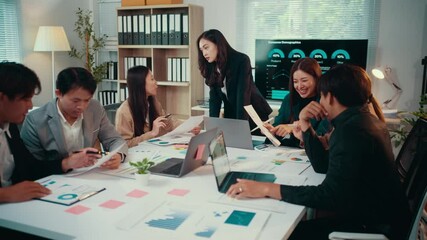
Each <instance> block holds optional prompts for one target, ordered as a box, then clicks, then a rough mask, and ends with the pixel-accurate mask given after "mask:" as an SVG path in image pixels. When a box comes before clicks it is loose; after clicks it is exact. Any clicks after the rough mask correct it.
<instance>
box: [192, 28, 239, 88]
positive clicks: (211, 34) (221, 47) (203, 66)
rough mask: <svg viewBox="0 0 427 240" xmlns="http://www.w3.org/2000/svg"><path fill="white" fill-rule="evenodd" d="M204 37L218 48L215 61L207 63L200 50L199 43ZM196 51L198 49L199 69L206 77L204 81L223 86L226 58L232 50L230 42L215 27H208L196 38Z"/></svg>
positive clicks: (207, 83)
mask: <svg viewBox="0 0 427 240" xmlns="http://www.w3.org/2000/svg"><path fill="white" fill-rule="evenodd" d="M201 39H205V40H208V41H210V42H212V43H214V44H215V45H216V47H217V49H218V55H217V57H216V60H215V62H212V63H209V62H208V61H206V59H205V57H204V56H203V53H202V51H201V50H200V47H199V44H200V40H201ZM197 51H198V53H199V54H198V61H199V70H200V73H201V74H202V76H203V77H204V78H205V79H206V80H205V83H206V85H208V86H209V87H212V86H219V87H223V86H224V85H223V81H222V80H223V79H224V76H225V71H226V66H227V58H228V56H229V54H230V53H231V52H234V51H236V50H234V49H233V48H232V47H231V46H230V44H229V43H228V42H227V40H226V39H225V37H224V35H222V33H221V32H220V31H218V30H217V29H210V30H207V31H205V32H203V33H202V34H201V35H200V36H199V38H197ZM217 69H219V70H220V72H221V74H220V73H218V71H217Z"/></svg>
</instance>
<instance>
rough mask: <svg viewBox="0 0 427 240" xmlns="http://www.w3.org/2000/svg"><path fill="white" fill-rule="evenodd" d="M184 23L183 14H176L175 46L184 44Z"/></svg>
mask: <svg viewBox="0 0 427 240" xmlns="http://www.w3.org/2000/svg"><path fill="white" fill-rule="evenodd" d="M181 31H182V21H181V14H180V13H176V14H175V45H181V44H182V32H181Z"/></svg>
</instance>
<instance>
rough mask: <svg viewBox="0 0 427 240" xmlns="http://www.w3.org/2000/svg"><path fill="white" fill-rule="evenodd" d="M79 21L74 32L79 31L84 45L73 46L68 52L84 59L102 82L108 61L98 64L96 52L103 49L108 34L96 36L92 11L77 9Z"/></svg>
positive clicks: (97, 79) (98, 80)
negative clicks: (79, 46)
mask: <svg viewBox="0 0 427 240" xmlns="http://www.w3.org/2000/svg"><path fill="white" fill-rule="evenodd" d="M76 15H77V21H76V22H75V23H74V26H75V29H74V32H76V33H77V35H78V36H79V38H80V40H82V43H83V46H82V48H81V49H77V48H76V47H74V46H71V51H70V52H69V53H68V54H69V56H70V57H73V58H78V59H80V60H82V61H83V63H84V66H85V68H86V69H87V70H88V71H89V72H91V73H92V75H93V77H94V78H95V80H96V82H98V83H99V82H101V81H102V79H103V78H104V77H105V74H106V72H107V63H102V64H99V65H97V64H96V54H97V53H98V51H99V50H101V49H102V48H103V47H104V46H105V43H106V39H107V35H105V34H104V35H102V36H100V37H97V36H95V30H94V28H93V22H92V11H90V10H82V9H80V8H78V9H77V11H76Z"/></svg>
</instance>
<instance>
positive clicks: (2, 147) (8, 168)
mask: <svg viewBox="0 0 427 240" xmlns="http://www.w3.org/2000/svg"><path fill="white" fill-rule="evenodd" d="M6 134H7V135H8V136H9V138H11V136H10V132H9V123H6V124H4V126H3V128H0V179H1V186H2V187H7V186H10V185H12V179H11V177H12V174H13V169H14V168H15V161H14V159H13V155H12V153H11V152H10V148H9V143H8V142H7V138H6Z"/></svg>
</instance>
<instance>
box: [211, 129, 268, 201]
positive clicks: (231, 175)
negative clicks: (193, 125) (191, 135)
mask: <svg viewBox="0 0 427 240" xmlns="http://www.w3.org/2000/svg"><path fill="white" fill-rule="evenodd" d="M209 152H210V155H211V158H212V166H213V170H214V174H215V179H216V184H217V187H218V191H219V192H221V193H226V192H227V190H228V188H229V187H230V186H231V185H232V184H235V183H236V182H237V179H238V178H241V179H250V180H254V181H259V182H274V181H275V180H276V176H275V175H274V174H271V173H254V172H235V171H231V168H230V160H229V159H228V155H227V149H226V144H225V141H224V135H223V133H222V132H221V131H219V133H218V134H217V135H216V136H215V137H214V138H213V140H212V141H211V143H210V144H209Z"/></svg>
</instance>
